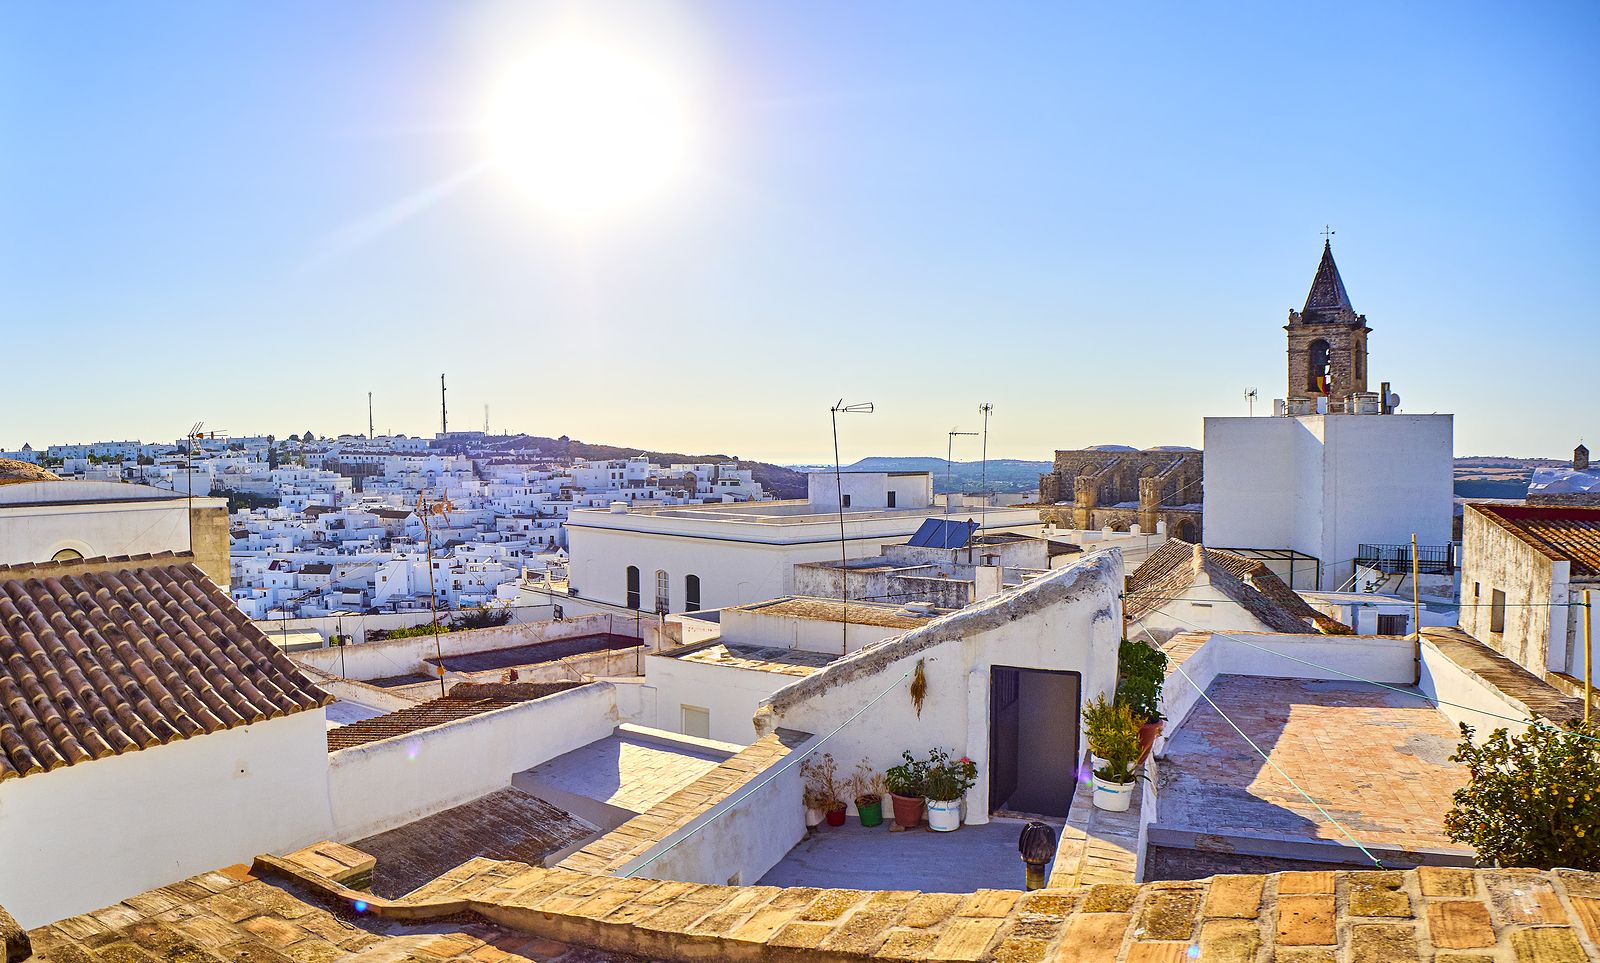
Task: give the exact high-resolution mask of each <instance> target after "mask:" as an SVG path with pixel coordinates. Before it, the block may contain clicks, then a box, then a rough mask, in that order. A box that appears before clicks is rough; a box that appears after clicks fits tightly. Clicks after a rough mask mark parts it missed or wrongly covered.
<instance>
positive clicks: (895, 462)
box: [844, 456, 1050, 492]
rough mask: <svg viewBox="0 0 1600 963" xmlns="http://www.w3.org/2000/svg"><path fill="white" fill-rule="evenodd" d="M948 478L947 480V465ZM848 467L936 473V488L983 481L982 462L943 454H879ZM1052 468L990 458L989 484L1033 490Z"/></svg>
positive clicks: (973, 487)
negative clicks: (929, 456) (940, 456)
mask: <svg viewBox="0 0 1600 963" xmlns="http://www.w3.org/2000/svg"><path fill="white" fill-rule="evenodd" d="M947 467H948V469H949V482H948V484H946V480H945V475H946V471H945V470H946V468H947ZM844 468H845V470H846V471H927V472H932V473H933V490H934V491H935V492H946V491H958V492H975V491H978V490H979V488H980V486H981V485H982V484H983V481H984V468H983V463H982V462H977V461H955V462H947V461H945V460H944V459H943V458H922V457H916V456H908V457H904V458H891V457H886V456H877V457H872V458H863V459H861V460H860V461H858V462H855V463H854V464H851V465H846V466H844ZM1049 470H1050V463H1049V462H1047V461H1023V460H1021V459H1018V458H991V459H989V467H988V472H987V474H988V485H989V490H990V491H992V492H1031V491H1036V490H1037V489H1038V488H1039V476H1040V475H1043V474H1044V473H1045V472H1048V471H1049Z"/></svg>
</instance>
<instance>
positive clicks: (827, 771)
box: [800, 752, 844, 811]
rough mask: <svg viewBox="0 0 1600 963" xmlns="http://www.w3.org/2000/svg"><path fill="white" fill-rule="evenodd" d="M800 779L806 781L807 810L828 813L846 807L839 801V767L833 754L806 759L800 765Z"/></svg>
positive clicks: (827, 753)
mask: <svg viewBox="0 0 1600 963" xmlns="http://www.w3.org/2000/svg"><path fill="white" fill-rule="evenodd" d="M800 778H801V779H803V780H805V787H806V788H805V800H806V806H807V808H810V809H821V810H824V811H827V810H832V809H836V808H838V807H841V806H843V805H844V803H843V802H842V801H841V800H840V799H839V788H840V787H839V766H838V763H836V762H834V761H833V754H832V753H829V752H825V753H823V754H822V755H820V756H808V757H806V759H805V761H803V762H801V763H800Z"/></svg>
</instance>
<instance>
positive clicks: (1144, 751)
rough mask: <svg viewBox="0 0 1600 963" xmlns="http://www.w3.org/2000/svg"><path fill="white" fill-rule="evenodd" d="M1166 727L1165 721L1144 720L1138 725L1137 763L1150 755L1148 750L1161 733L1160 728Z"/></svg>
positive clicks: (1142, 763) (1141, 763)
mask: <svg viewBox="0 0 1600 963" xmlns="http://www.w3.org/2000/svg"><path fill="white" fill-rule="evenodd" d="M1165 727H1166V723H1165V722H1161V721H1159V720H1157V721H1156V722H1146V723H1145V724H1144V725H1142V726H1140V727H1139V765H1141V766H1142V765H1144V761H1145V760H1146V759H1148V758H1149V757H1150V750H1151V748H1152V747H1154V746H1155V744H1156V737H1157V736H1159V735H1161V730H1162V729H1163V728H1165Z"/></svg>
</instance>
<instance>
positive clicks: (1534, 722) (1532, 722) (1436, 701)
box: [1134, 613, 1600, 742]
mask: <svg viewBox="0 0 1600 963" xmlns="http://www.w3.org/2000/svg"><path fill="white" fill-rule="evenodd" d="M1166 614H1167V617H1168V618H1170V619H1173V620H1175V621H1178V622H1182V623H1183V624H1184V625H1187V626H1189V627H1190V628H1193V629H1195V630H1196V631H1199V632H1205V633H1208V634H1209V635H1211V636H1213V637H1215V638H1219V639H1230V640H1232V641H1234V642H1238V643H1239V644H1241V645H1248V646H1249V647H1250V648H1252V649H1260V650H1261V651H1262V652H1265V653H1267V654H1269V655H1275V656H1278V657H1279V658H1284V659H1288V660H1290V661H1291V662H1298V663H1300V664H1301V665H1305V666H1309V667H1311V668H1313V669H1320V670H1322V671H1323V672H1332V673H1334V674H1335V675H1342V676H1344V677H1345V678H1347V679H1350V680H1351V681H1353V682H1364V683H1366V684H1368V685H1375V686H1377V687H1379V688H1380V689H1388V690H1389V691H1391V692H1398V693H1400V694H1401V695H1406V696H1410V697H1412V698H1413V699H1421V700H1422V701H1423V702H1427V703H1430V704H1431V705H1433V706H1434V707H1435V708H1437V707H1439V706H1450V707H1451V708H1453V709H1464V710H1466V711H1467V712H1476V713H1478V714H1479V715H1485V716H1489V717H1490V718H1492V719H1501V720H1504V721H1506V722H1515V723H1517V724H1518V725H1524V726H1549V727H1550V728H1552V729H1555V730H1556V731H1557V732H1564V733H1566V734H1567V735H1569V736H1574V737H1576V738H1579V739H1586V740H1588V741H1590V742H1600V738H1596V737H1595V736H1590V735H1585V734H1584V733H1581V732H1573V731H1571V730H1566V729H1561V728H1560V727H1559V726H1552V725H1551V724H1550V723H1549V721H1548V720H1543V719H1538V718H1532V719H1518V718H1516V717H1514V716H1506V715H1501V714H1500V713H1497V712H1490V711H1489V710H1487V709H1480V708H1478V707H1477V706H1468V705H1462V704H1461V703H1459V702H1451V701H1449V700H1448V699H1440V698H1437V697H1431V696H1427V695H1424V694H1422V693H1421V692H1418V691H1415V690H1411V689H1402V688H1400V687H1398V686H1392V685H1389V684H1387V683H1383V682H1379V681H1377V680H1376V679H1368V678H1365V677H1363V676H1359V675H1355V674H1353V673H1350V672H1346V671H1344V670H1343V669H1335V668H1334V667H1333V666H1331V665H1322V664H1320V663H1317V662H1312V661H1311V660H1309V659H1302V658H1300V657H1299V656H1295V655H1290V654H1288V653H1287V652H1279V651H1277V650H1276V649H1269V648H1267V647H1266V646H1264V645H1257V644H1255V643H1254V642H1251V641H1249V640H1248V639H1241V638H1239V637H1238V636H1237V635H1228V634H1226V633H1224V632H1217V631H1213V630H1211V629H1207V628H1205V627H1203V626H1199V625H1195V623H1193V622H1190V621H1189V620H1188V619H1185V618H1180V617H1179V616H1176V615H1172V614H1170V613H1166ZM1134 621H1136V622H1139V623H1140V626H1139V628H1140V630H1141V631H1143V632H1144V634H1145V637H1146V638H1150V630H1149V629H1146V628H1145V627H1144V624H1143V622H1144V620H1143V619H1141V618H1139V617H1137V616H1135V617H1134ZM1329 638H1330V639H1335V640H1336V639H1339V638H1343V636H1329ZM1150 641H1151V642H1152V643H1153V642H1155V639H1153V638H1150ZM1157 648H1160V646H1159V645H1158V646H1157ZM1185 678H1187V676H1185ZM1190 681H1193V680H1190Z"/></svg>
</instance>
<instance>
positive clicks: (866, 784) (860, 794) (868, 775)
mask: <svg viewBox="0 0 1600 963" xmlns="http://www.w3.org/2000/svg"><path fill="white" fill-rule="evenodd" d="M850 789H851V791H852V792H854V793H855V797H856V815H857V816H859V817H860V818H861V825H863V826H881V825H883V794H884V793H885V792H886V791H887V790H886V789H885V787H884V780H883V774H882V773H880V772H878V771H877V770H876V769H874V768H872V766H871V765H869V764H868V763H867V761H866V760H865V759H863V760H861V764H860V765H858V766H856V772H855V775H853V776H851V777H850Z"/></svg>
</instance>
